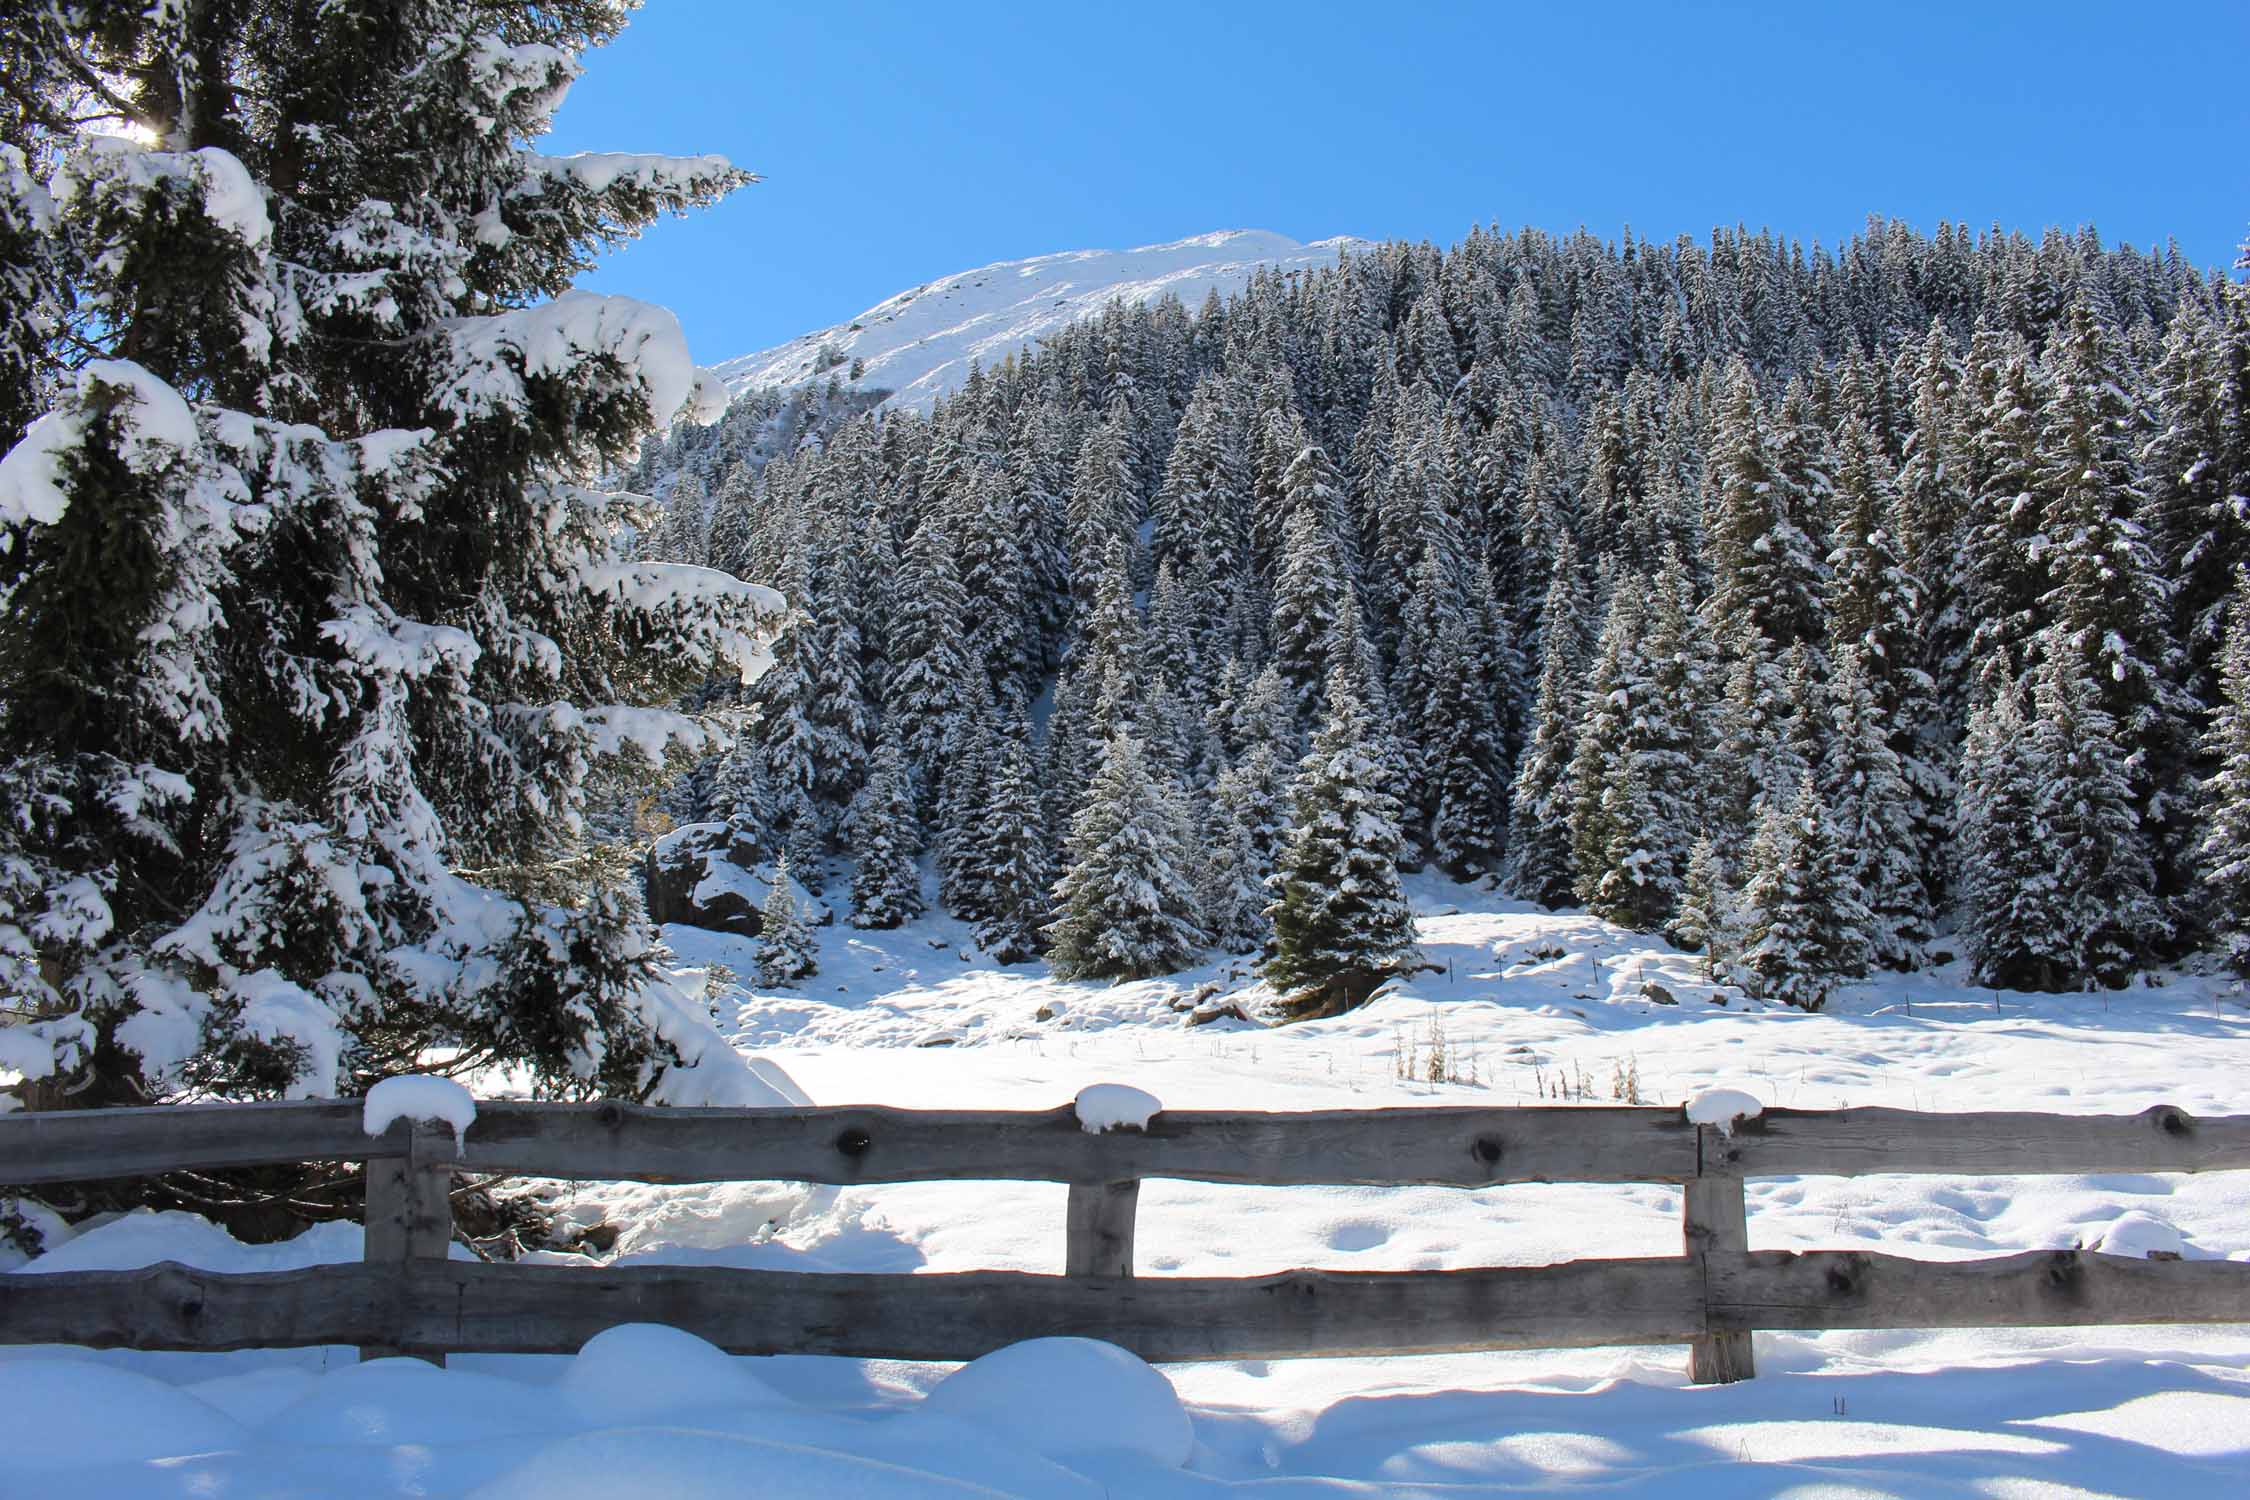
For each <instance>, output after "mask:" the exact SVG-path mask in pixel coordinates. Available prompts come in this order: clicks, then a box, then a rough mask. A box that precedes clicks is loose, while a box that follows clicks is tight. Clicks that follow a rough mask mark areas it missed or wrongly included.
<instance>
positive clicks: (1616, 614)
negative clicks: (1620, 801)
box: [1570, 578, 1661, 915]
mask: <svg viewBox="0 0 2250 1500" xmlns="http://www.w3.org/2000/svg"><path fill="white" fill-rule="evenodd" d="M1647 618H1648V582H1647V580H1646V579H1641V578H1629V579H1626V580H1624V582H1623V585H1622V586H1621V587H1620V588H1619V589H1618V590H1617V592H1616V596H1615V598H1614V599H1613V601H1612V602H1611V604H1610V607H1609V616H1608V618H1607V619H1605V620H1603V621H1602V633H1601V639H1600V641H1599V643H1598V644H1597V645H1596V646H1595V648H1594V661H1593V665H1592V666H1591V667H1589V668H1588V669H1587V671H1586V699H1585V701H1586V716H1585V717H1584V718H1582V719H1580V720H1579V721H1578V733H1577V735H1576V737H1575V740H1576V743H1575V747H1574V749H1573V751H1572V754H1571V758H1570V867H1571V879H1570V891H1571V895H1572V896H1573V897H1575V898H1576V899H1577V900H1578V901H1580V902H1586V901H1591V900H1592V899H1593V896H1594V892H1595V891H1596V890H1598V889H1599V888H1600V886H1601V883H1602V879H1603V877H1604V876H1606V875H1607V874H1608V873H1609V850H1610V843H1611V840H1612V839H1613V838H1615V837H1617V836H1618V835H1619V834H1620V833H1621V832H1622V831H1623V830H1621V828H1620V826H1619V824H1618V821H1617V810H1616V808H1615V807H1614V806H1613V805H1612V803H1611V801H1610V799H1609V797H1608V795H1607V793H1608V790H1609V786H1610V781H1611V778H1612V776H1613V775H1619V774H1621V766H1622V764H1623V760H1624V757H1625V735H1626V731H1627V729H1628V728H1629V726H1630V725H1631V723H1632V719H1633V714H1634V711H1635V709H1636V708H1637V707H1639V706H1640V705H1639V704H1636V702H1635V697H1636V694H1635V689H1636V688H1638V689H1639V690H1640V692H1639V694H1638V696H1639V697H1640V699H1641V702H1643V703H1645V702H1646V698H1647V677H1648V672H1647V664H1646V663H1645V662H1643V661H1642V660H1641V631H1642V628H1643V626H1644V625H1645V624H1646V622H1647ZM1659 915H1661V914H1659Z"/></svg>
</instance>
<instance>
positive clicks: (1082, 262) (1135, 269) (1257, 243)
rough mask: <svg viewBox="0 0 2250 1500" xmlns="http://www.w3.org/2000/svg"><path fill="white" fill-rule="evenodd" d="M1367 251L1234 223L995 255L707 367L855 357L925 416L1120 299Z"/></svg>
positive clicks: (822, 370)
mask: <svg viewBox="0 0 2250 1500" xmlns="http://www.w3.org/2000/svg"><path fill="white" fill-rule="evenodd" d="M1365 248H1370V242H1369V241H1366V240H1359V239H1353V238H1352V237H1350V236H1348V235H1345V236H1338V237H1336V238H1332V239H1325V240H1315V241H1314V242H1313V243H1311V244H1309V245H1304V244H1299V243H1298V242H1297V241H1295V240H1293V239H1290V238H1289V237H1288V236H1287V235H1280V234H1273V233H1270V232H1268V231H1266V230H1262V229H1229V230H1222V231H1220V232H1219V233H1216V234H1201V235H1196V236H1194V237H1193V238H1191V239H1184V240H1174V241H1172V242H1171V243H1169V244H1163V245H1142V246H1140V247H1139V248H1137V249H1133V250H1073V251H1065V252H1063V253H1061V254H1057V255H1040V256H1034V257H1033V258H1031V259H1029V260H1007V261H999V262H996V263H995V264H993V265H989V266H980V267H979V268H977V269H976V270H974V271H962V272H960V273H958V274H956V275H952V276H944V277H940V278H939V279H937V280H936V281H932V282H928V283H925V284H924V285H922V286H918V287H915V288H914V289H913V290H912V291H906V292H901V293H899V294H898V295H897V296H895V297H892V298H889V299H888V300H886V301H882V302H878V303H876V304H875V305H874V306H873V307H871V308H869V309H867V311H865V312H863V313H861V314H860V315H859V316H858V317H856V318H851V319H848V320H846V321H845V322H842V323H839V324H836V325H835V326H833V327H830V328H823V329H819V330H817V331H815V332H812V333H807V334H802V335H800V336H799V337H797V338H794V339H791V340H790V341H789V342H788V343H786V344H783V345H781V346H779V347H778V348H773V349H766V350H761V351H760V352H758V353H756V354H745V355H743V356H741V357H739V358H737V359H730V360H727V361H726V362H724V363H723V364H719V365H715V366H713V367H712V368H713V369H714V370H715V371H716V372H717V373H718V374H719V375H720V376H721V377H722V378H723V379H724V380H725V381H726V383H727V385H728V387H729V388H730V389H732V390H736V391H743V390H752V389H758V388H761V387H768V386H793V385H802V384H804V383H806V382H808V381H814V380H822V379H826V378H827V377H829V376H830V375H834V376H836V377H838V378H839V379H841V378H843V377H845V376H846V375H848V374H849V372H850V369H851V362H852V361H853V360H855V359H857V360H863V361H865V365H866V368H865V370H864V371H863V373H862V375H861V378H860V380H859V381H858V382H857V384H859V385H861V386H864V387H866V388H868V389H871V390H875V389H879V390H889V391H891V392H892V393H893V394H892V396H891V399H890V401H889V402H888V403H886V404H888V405H892V406H897V407H901V408H904V409H907V410H912V411H924V412H926V411H928V410H929V409H930V408H931V407H932V406H933V405H935V404H936V402H937V400H938V398H939V397H941V396H944V395H946V394H948V393H950V392H952V391H956V390H959V389H960V388H961V386H962V384H963V383H964V382H965V381H967V379H968V378H969V367H970V366H971V365H972V364H981V365H983V366H984V367H986V368H990V367H991V366H993V365H996V364H998V363H1000V361H1001V360H1002V359H1004V358H1006V357H1007V356H1008V355H1010V354H1014V353H1017V352H1019V351H1020V350H1022V349H1023V348H1025V347H1026V346H1031V347H1037V345H1038V343H1039V341H1040V340H1041V339H1043V338H1046V337H1048V336H1049V335H1051V334H1054V333H1056V332H1059V331H1060V330H1062V329H1064V328H1066V327H1068V326H1069V325H1071V324H1072V323H1076V322H1079V321H1080V320H1082V319H1084V318H1087V317H1091V316H1093V315H1094V314H1096V313H1099V312H1100V311H1101V310H1102V309H1103V308H1105V307H1107V306H1108V305H1109V304H1110V303H1111V302H1113V301H1123V302H1125V303H1127V304H1128V305H1135V304H1140V303H1145V302H1152V301H1154V300H1155V299H1156V298H1158V297H1160V296H1163V295H1164V294H1165V293H1167V292H1169V293H1171V294H1172V295H1174V296H1176V297H1178V298H1179V299H1180V300H1181V301H1182V302H1183V303H1185V304H1186V305H1187V310H1188V311H1189V312H1190V313H1194V312H1196V311H1198V310H1199V309H1200V308H1201V307H1202V305H1203V299H1204V297H1205V296H1206V295H1207V294H1209V293H1211V292H1213V291H1216V292H1217V293H1218V294H1219V296H1220V297H1221V298H1222V299H1223V298H1225V297H1227V296H1230V295H1231V294H1233V293H1235V292H1238V291H1240V290H1241V289H1242V288H1243V287H1245V286H1247V285H1248V284H1249V281H1250V275H1251V273H1252V272H1253V271H1255V270H1256V269H1257V268H1258V267H1260V266H1271V267H1273V268H1274V269H1276V270H1280V271H1293V270H1305V269H1309V268H1313V267H1319V266H1328V265H1333V264H1335V261H1336V257H1337V255H1338V254H1339V253H1340V252H1343V251H1350V250H1359V249H1365Z"/></svg>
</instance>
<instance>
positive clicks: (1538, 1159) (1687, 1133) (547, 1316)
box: [0, 1102, 2250, 1381]
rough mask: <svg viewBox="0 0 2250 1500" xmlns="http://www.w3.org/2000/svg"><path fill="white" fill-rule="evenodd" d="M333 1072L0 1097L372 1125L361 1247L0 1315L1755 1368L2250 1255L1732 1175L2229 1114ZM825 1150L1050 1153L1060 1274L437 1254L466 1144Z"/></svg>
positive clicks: (1029, 1158)
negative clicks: (1479, 1356)
mask: <svg viewBox="0 0 2250 1500" xmlns="http://www.w3.org/2000/svg"><path fill="white" fill-rule="evenodd" d="M361 1120H362V1113H361V1107H360V1106H359V1105H358V1104H355V1103H294V1104H257V1105H207V1106H195V1107H186V1108H162V1109H136V1110H105V1111H85V1112H59V1113H52V1114H29V1115H17V1116H12V1117H0V1183H7V1184H22V1185H29V1184H37V1183H42V1182H68V1181H75V1180H83V1179H93V1178H101V1177H121V1176H141V1175H148V1174H153V1173H158V1172H163V1171H166V1170H171V1169H174V1168H181V1167H199V1168H206V1169H209V1168H218V1167H242V1166H254V1165H260V1164H265V1163H271V1162H291V1161H313V1160H345V1161H351V1160H363V1161H366V1162H367V1163H368V1172H367V1248H366V1256H365V1259H364V1260H363V1261H362V1262H361V1263H360V1264H358V1265H347V1266H322V1267H316V1268H313V1269H311V1270H304V1271H293V1272H286V1273H279V1274H267V1275H249V1276H229V1275H215V1274H212V1273H207V1272H202V1271H194V1270H190V1269H187V1268H185V1267H181V1266H177V1265H164V1266H156V1267H150V1268H147V1269H145V1270H139V1271H121V1272H79V1273H66V1274H56V1275H46V1274H40V1273H36V1272H22V1273H18V1274H15V1275H9V1276H0V1342H5V1343H32V1342H64V1343H79V1344H92V1345H96V1346H99V1347H122V1348H134V1349H204V1350H218V1349H237V1348H248V1347H258V1346H288V1345H306V1344H355V1345H358V1346H359V1347H360V1349H361V1351H362V1353H363V1354H366V1355H373V1354H381V1353H401V1352H403V1353H413V1354H420V1355H422V1356H424V1357H426V1358H432V1359H437V1360H439V1361H441V1362H442V1360H443V1358H444V1355H445V1352H446V1351H448V1350H463V1351H466V1350H483V1351H492V1352H517V1353H559V1352H568V1351H570V1350H573V1349H576V1348H577V1347H579V1345H581V1344H583V1343H584V1342H585V1340H586V1339H588V1338H590V1337H592V1336H593V1335H594V1334H595V1333H598V1332H600V1331H601V1330H602V1329H604V1328H607V1327H610V1326H613V1325H614V1324H617V1323H620V1322H628V1321H639V1320H649V1321H658V1322H665V1323H671V1324H675V1325H677V1326H679V1327H681V1328H685V1329H689V1330H690V1331H692V1332H695V1333H698V1334H701V1335H702V1336H704V1337H705V1338H708V1339H710V1340H711V1341H712V1342H714V1343H716V1344H719V1345H721V1346H722V1347H724V1348H728V1349H732V1350H735V1351H737V1352H741V1353H785V1352H795V1353H815V1354H842V1355H854V1356H860V1357H869V1358H875V1357H881V1358H893V1359H967V1358H972V1357H974V1356H975V1355H977V1354H981V1353H984V1352H985V1351H987V1350H989V1349H993V1348H997V1347H999V1346H1001V1345H1003V1344H1007V1343H1011V1342H1014V1341H1015V1340H1018V1339H1023V1338H1030V1337H1035V1336H1038V1335H1042V1334H1060V1333H1068V1334H1078V1335H1082V1336H1085V1337H1089V1338H1101V1339H1107V1340H1109V1341H1111V1342H1113V1343H1117V1344H1121V1345H1123V1346H1124V1347H1126V1348H1128V1349H1132V1350H1134V1351H1135V1352H1137V1353H1139V1354H1141V1355H1142V1356H1143V1357H1145V1358H1148V1359H1153V1360H1197V1359H1254V1358H1280V1357H1286V1356H1291V1355H1345V1354H1350V1355H1372V1354H1410V1353H1434V1352H1441V1351H1454V1350H1467V1349H1511V1348H1542V1347H1557V1348H1559V1347H1577V1346H1587V1345H1604V1344H1644V1343H1669V1342H1679V1341H1687V1342H1688V1343H1690V1344H1691V1346H1692V1354H1691V1358H1690V1369H1691V1371H1692V1372H1693V1374H1694V1376H1695V1378H1696V1379H1698V1380H1710V1381H1726V1380H1739V1379H1745V1378H1748V1377H1749V1376H1751V1375H1752V1374H1754V1373H1755V1368H1754V1363H1753V1360H1752V1348H1751V1342H1750V1335H1751V1333H1752V1331H1754V1330H1757V1329H1828V1328H1969V1327H2017V1326H2039V1325H2053V1326H2071V1325H2086V1324H2116V1323H2176V1322H2197V1323H2200V1322H2250V1263H2243V1262H2220V1261H2158V1260H2150V1261H2142V1260H2133V1259H2123V1258H2118V1257H2112V1256H2105V1255H2097V1254H2093V1253H2090V1252H2082V1251H2075V1250H2072V1251H2040V1252H2033V1253H2030V1254H2025V1255H2013V1256H2003V1257H2000V1258H1997V1259H1991V1260H1979V1261H1966V1262H1928V1261H1917V1260H1908V1259H1903V1258H1900V1257H1897V1256H1891V1255H1883V1254H1872V1253H1862V1252H1857V1251H1819V1252H1813V1253H1809V1254H1792V1253H1782V1252H1773V1251H1751V1250H1750V1248H1749V1224H1748V1217H1747V1211H1746V1207H1745V1205H1746V1199H1745V1197H1744V1193H1743V1181H1744V1179H1745V1178H1748V1177H1753V1176H1784V1175H1833V1176H1859V1175H1865V1174H1871V1173H1889V1172H1907V1173H1935V1174H1949V1175H1981V1176H2005V1175H2011V1174H2023V1175H2033V1174H2049V1173H2089V1172H2203V1171H2216V1170H2226V1169H2245V1168H2250V1116H2244V1115H2227V1116H2220V1117H2215V1118H2209V1119H2197V1118H2195V1117H2194V1116H2192V1115H2190V1114H2188V1113H2187V1112H2186V1111H2184V1110H2180V1109H2178V1108H2175V1107H2173V1106H2170V1105H2160V1106H2158V1107H2156V1108H2153V1109H2149V1110H2145V1111H2143V1112H2142V1113H2140V1114H2137V1115H2039V1114H2020V1113H1974V1114H1948V1115H1938V1114H1918V1113H1913V1112H1909V1111H1904V1110H1892V1109H1853V1110H1833V1111H1810V1110H1787V1109H1775V1110H1769V1111H1766V1112H1765V1113H1764V1114H1763V1115H1761V1116H1759V1117H1757V1118H1755V1119H1746V1120H1742V1121H1738V1122H1736V1124H1735V1125H1734V1126H1733V1128H1732V1129H1731V1130H1728V1129H1721V1128H1717V1127H1714V1126H1709V1125H1695V1124H1691V1123H1689V1121H1688V1120H1687V1118H1686V1114H1685V1112H1684V1111H1682V1110H1678V1109H1662V1108H1647V1107H1633V1108H1554V1107H1540V1108H1520V1107H1519V1108H1482V1109H1472V1108H1450V1109H1377V1110H1321V1111H1312V1112H1306V1113H1295V1114H1270V1113H1250V1112H1237V1111H1210V1110H1162V1111H1159V1112H1158V1113H1157V1114H1156V1115H1155V1116H1153V1117H1152V1118H1151V1119H1150V1120H1149V1121H1148V1123H1147V1126H1146V1128H1145V1129H1141V1130H1113V1131H1110V1132H1108V1133H1105V1134H1101V1135H1092V1134H1088V1133H1087V1132H1086V1131H1085V1130H1084V1129H1082V1128H1081V1127H1080V1125H1079V1122H1078V1119H1077V1115H1076V1113H1075V1111H1074V1110H1072V1109H1071V1108H1069V1107H1067V1106H1066V1107H1064V1108H1062V1109H1055V1110H1045V1111H1021V1110H904V1109H886V1108H878V1107H863V1106H843V1107H835V1108H826V1109H747V1110H746V1109H652V1108H647V1107H644V1106H640V1105H632V1104H624V1103H617V1102H605V1103H597V1104H526V1103H509V1102H492V1103H486V1104H481V1105H480V1106H479V1107H478V1112H477V1117H476V1120H475V1122H474V1124H473V1125H472V1126H471V1128H470V1130H469V1132H468V1135H467V1140H466V1142H465V1143H457V1142H456V1141H455V1139H454V1137H453V1135H452V1133H451V1132H450V1131H449V1130H446V1129H442V1128H438V1127H436V1126H434V1125H432V1124H430V1123H427V1122H425V1123H420V1124H414V1125H409V1124H407V1123H406V1122H403V1121H401V1122H397V1123H395V1124H393V1125H392V1126H391V1128H390V1129H389V1130H387V1131H386V1132H384V1133H383V1134H382V1135H380V1136H374V1137H370V1136H368V1135H366V1134H365V1133H364V1132H363V1131H362V1129H361ZM463 1170H466V1171H476V1172H507V1173H517V1174H521V1175H526V1176H539V1177H565V1178H594V1179H627V1180H639V1181H646V1182H723V1181H736V1180H744V1179H753V1180H774V1179H779V1180H788V1181H802V1182H820V1183H834V1184H859V1183H894V1182H946V1181H973V1180H993V1179H998V1180H1025V1181H1041V1182H1059V1183H1065V1184H1068V1185H1069V1188H1070V1193H1069V1199H1068V1205H1067V1208H1066V1211H1065V1215H1064V1222H1065V1245H1064V1256H1063V1263H1064V1266H1065V1272H1066V1274H1064V1275H1063V1276H1035V1275H1027V1274H1021V1273H1014V1272H994V1271H980V1272H969V1273H956V1274H944V1275H928V1276H865V1275H829V1274H807V1273H800V1272H771V1271H740V1270H725V1269H713V1268H673V1267H632V1268H626V1269H616V1268H605V1267H599V1266H592V1265H589V1266H587V1267H585V1268H578V1267H551V1266H491V1265H481V1264H468V1263H458V1264H457V1263H452V1262H449V1261H447V1260H446V1259H445V1253H446V1248H447V1245H448V1243H449V1242H450V1239H451V1236H452V1220H451V1211H450V1203H449V1199H448V1196H447V1194H448V1189H449V1187H450V1185H451V1182H452V1178H453V1174H454V1173H455V1172H456V1171H463ZM1150 1177H1171V1178H1181V1179H1187V1180H1190V1181H1198V1182H1217V1183H1242V1184H1256V1185H1264V1186H1298V1185H1325V1184H1334V1185H1404V1184H1441V1185H1449V1186H1455V1187H1463V1188H1483V1187H1496V1186H1501V1185H1506V1184H1512V1183H1524V1182H1676V1183H1680V1184H1683V1185H1684V1187H1685V1192H1684V1193H1683V1195H1682V1238H1683V1240H1684V1247H1685V1249H1686V1252H1687V1253H1686V1254H1685V1255H1682V1256H1676V1257H1665V1258H1660V1259H1643V1260H1581V1261H1572V1262H1569V1263H1567V1264H1563V1265H1555V1266H1537V1267H1500V1268H1478V1269H1468V1270H1452V1271H1417V1272H1396V1273H1391V1272H1384V1273H1367V1272H1340V1271H1291V1272H1288V1273H1285V1274H1283V1275H1279V1276H1266V1277H1255V1278H1208V1277H1154V1278H1146V1279H1136V1278H1135V1277H1134V1276H1133V1249H1134V1229H1135V1223H1134V1221H1135V1215H1136V1212H1137V1206H1138V1201H1139V1193H1140V1184H1141V1182H1142V1181H1143V1180H1145V1179H1147V1178H1150Z"/></svg>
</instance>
